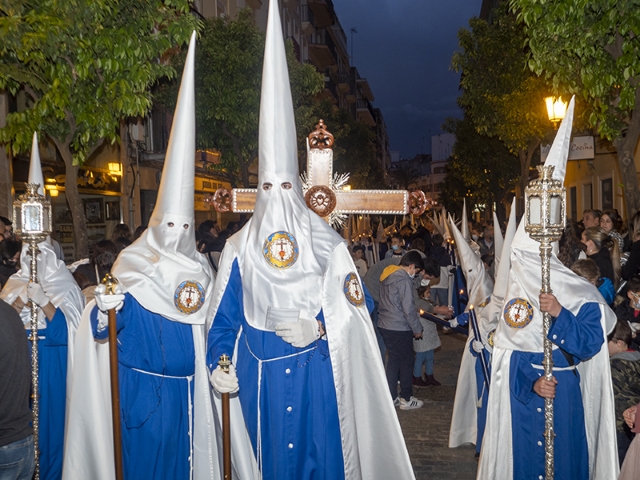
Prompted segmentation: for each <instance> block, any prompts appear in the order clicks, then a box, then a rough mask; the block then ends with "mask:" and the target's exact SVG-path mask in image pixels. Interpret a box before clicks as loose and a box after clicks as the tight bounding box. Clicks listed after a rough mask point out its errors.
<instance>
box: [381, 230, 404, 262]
mask: <svg viewBox="0 0 640 480" xmlns="http://www.w3.org/2000/svg"><path fill="white" fill-rule="evenodd" d="M404 253H405V252H404V238H402V235H400V234H399V233H394V234H393V236H392V237H391V250H388V251H387V253H386V254H385V256H384V258H391V257H393V256H394V255H398V256H400V257H401V256H402V255H404Z"/></svg>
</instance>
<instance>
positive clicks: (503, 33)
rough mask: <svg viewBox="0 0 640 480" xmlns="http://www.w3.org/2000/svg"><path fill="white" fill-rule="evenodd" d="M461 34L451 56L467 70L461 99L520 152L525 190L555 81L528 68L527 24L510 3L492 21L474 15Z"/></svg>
mask: <svg viewBox="0 0 640 480" xmlns="http://www.w3.org/2000/svg"><path fill="white" fill-rule="evenodd" d="M458 39H459V44H460V50H459V51H458V52H456V53H455V54H454V55H453V58H452V62H451V64H452V67H453V69H454V70H456V71H458V72H461V73H462V78H461V81H460V84H461V87H462V95H461V96H460V97H459V100H458V103H459V105H460V106H461V107H463V108H464V109H465V110H466V112H467V115H468V117H469V119H470V120H471V121H472V122H473V124H474V125H475V128H476V130H477V131H478V132H479V133H481V134H484V135H487V136H489V137H493V136H495V137H497V138H499V139H500V140H501V141H502V142H503V143H504V145H505V146H506V147H507V148H508V149H509V150H510V151H511V152H513V153H515V154H517V155H518V157H519V160H520V172H521V188H522V191H524V187H525V186H526V184H527V182H528V177H529V167H530V166H531V159H532V157H533V155H534V153H535V152H536V150H537V148H538V146H539V145H540V141H541V139H542V138H543V137H544V135H545V132H546V131H548V130H549V128H550V126H551V125H550V123H549V120H548V118H547V114H546V111H545V105H544V97H545V96H548V95H549V94H550V93H551V90H550V85H549V83H548V82H547V81H546V80H545V79H544V78H542V77H540V76H538V75H536V74H534V73H533V72H531V71H530V70H529V69H528V68H526V67H527V61H528V55H527V51H526V50H525V49H524V48H523V47H524V45H525V40H526V37H525V33H524V26H523V24H522V23H521V22H519V21H518V20H517V19H516V17H515V15H513V14H510V13H508V12H507V10H506V7H503V6H499V7H497V9H496V11H495V17H494V20H493V23H491V24H488V23H487V22H486V21H484V20H480V19H478V18H472V19H471V20H470V21H469V29H464V28H463V29H461V30H460V31H459V32H458Z"/></svg>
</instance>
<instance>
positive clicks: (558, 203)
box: [549, 194, 564, 227]
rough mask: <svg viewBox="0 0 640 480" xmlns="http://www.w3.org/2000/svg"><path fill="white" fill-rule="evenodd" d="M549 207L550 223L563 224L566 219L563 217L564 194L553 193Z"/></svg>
mask: <svg viewBox="0 0 640 480" xmlns="http://www.w3.org/2000/svg"><path fill="white" fill-rule="evenodd" d="M550 203H551V205H550V208H549V223H550V225H551V226H556V227H557V226H559V225H560V226H562V225H564V221H563V219H562V196H560V195H553V194H552V195H551V198H550Z"/></svg>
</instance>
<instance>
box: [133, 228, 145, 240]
mask: <svg viewBox="0 0 640 480" xmlns="http://www.w3.org/2000/svg"><path fill="white" fill-rule="evenodd" d="M146 229H147V226H146V225H140V226H138V227H137V228H136V231H135V233H134V234H133V239H134V240H137V239H139V238H140V235H142V232H144V231H145V230H146Z"/></svg>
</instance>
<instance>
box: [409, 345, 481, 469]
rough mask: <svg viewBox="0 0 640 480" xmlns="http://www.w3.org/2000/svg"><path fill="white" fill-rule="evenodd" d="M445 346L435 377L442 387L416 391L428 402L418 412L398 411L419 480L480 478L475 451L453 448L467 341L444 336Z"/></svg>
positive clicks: (439, 352)
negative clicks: (458, 383) (457, 390)
mask: <svg viewBox="0 0 640 480" xmlns="http://www.w3.org/2000/svg"><path fill="white" fill-rule="evenodd" d="M440 339H441V341H442V346H441V347H440V348H439V349H438V350H436V355H435V364H434V375H435V378H436V379H437V380H438V381H440V382H441V383H442V386H440V387H420V388H418V387H414V396H415V397H417V398H419V399H420V400H424V406H423V407H422V408H420V409H416V410H405V411H403V410H400V409H397V412H398V418H399V420H400V425H401V426H402V432H403V433H404V438H405V441H406V442H407V448H408V449H409V456H410V457H411V463H412V464H413V469H414V471H415V474H416V479H417V480H440V479H460V480H463V479H464V480H474V479H475V478H476V470H477V464H478V462H477V460H476V458H475V447H474V446H471V445H465V446H462V447H459V448H455V449H452V448H449V447H448V444H449V426H450V425H451V413H452V410H453V398H454V395H455V385H456V381H457V379H458V369H459V366H460V359H461V358H462V349H463V347H464V343H465V341H466V337H465V336H463V335H459V334H449V335H447V334H442V333H440Z"/></svg>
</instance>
